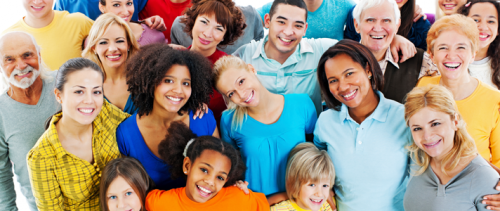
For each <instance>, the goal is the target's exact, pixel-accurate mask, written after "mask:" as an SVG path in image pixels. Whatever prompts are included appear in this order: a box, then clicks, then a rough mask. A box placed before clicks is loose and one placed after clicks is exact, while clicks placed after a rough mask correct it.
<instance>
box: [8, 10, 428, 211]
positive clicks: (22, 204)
mask: <svg viewBox="0 0 500 211" xmlns="http://www.w3.org/2000/svg"><path fill="white" fill-rule="evenodd" d="M22 1H27V0H0V5H2V6H1V7H0V20H2V21H0V32H2V31H4V30H5V29H7V28H8V27H9V26H11V25H12V24H14V23H16V22H17V21H19V19H21V18H22V17H23V16H24V15H25V11H24V8H23V6H22V4H21V3H22ZM270 1H272V0H234V2H236V4H237V5H242V6H246V5H252V6H254V7H255V8H259V7H261V6H262V5H264V4H265V3H267V2H270ZM354 1H355V2H357V1H358V0H354ZM433 2H434V1H432V0H417V4H418V5H420V7H422V9H423V10H424V12H425V13H434V12H435V10H436V7H435V4H434V3H433ZM15 184H16V193H17V202H16V203H17V206H18V208H19V210H21V211H25V210H26V211H28V210H29V208H28V207H27V206H26V199H25V198H24V196H23V195H22V194H21V192H20V191H19V184H18V183H17V178H16V182H15Z"/></svg>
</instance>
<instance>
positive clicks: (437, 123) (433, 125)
mask: <svg viewBox="0 0 500 211" xmlns="http://www.w3.org/2000/svg"><path fill="white" fill-rule="evenodd" d="M440 124H441V123H439V122H433V123H432V124H431V126H432V127H435V126H438V125H440Z"/></svg>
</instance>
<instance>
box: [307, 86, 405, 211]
mask: <svg viewBox="0 0 500 211" xmlns="http://www.w3.org/2000/svg"><path fill="white" fill-rule="evenodd" d="M377 93H378V96H379V97H380V102H379V104H378V105H377V108H376V109H375V111H373V113H372V114H371V115H370V116H369V117H368V118H366V119H365V120H364V121H363V122H361V124H358V123H357V122H356V121H354V120H353V119H352V118H351V117H350V116H349V111H348V108H347V106H346V105H344V104H343V105H342V107H341V110H340V111H336V110H334V109H329V110H327V111H324V112H323V113H321V115H320V116H319V118H318V121H317V123H316V128H315V130H314V144H315V145H316V146H318V147H319V148H321V149H327V151H328V155H330V158H331V159H332V161H333V165H334V166H335V173H336V178H335V185H334V188H335V193H336V194H335V197H336V199H337V204H338V209H339V210H342V211H351V210H352V211H354V210H356V211H357V210H371V211H402V210H404V209H403V198H404V195H405V191H406V184H407V182H408V178H409V163H410V157H409V153H408V151H407V150H406V149H405V146H407V145H409V144H411V143H412V138H411V131H410V129H409V128H408V127H407V126H406V123H405V120H404V106H403V105H402V104H400V103H398V102H396V101H393V100H389V99H386V98H385V97H384V95H383V94H382V93H381V92H379V91H377Z"/></svg>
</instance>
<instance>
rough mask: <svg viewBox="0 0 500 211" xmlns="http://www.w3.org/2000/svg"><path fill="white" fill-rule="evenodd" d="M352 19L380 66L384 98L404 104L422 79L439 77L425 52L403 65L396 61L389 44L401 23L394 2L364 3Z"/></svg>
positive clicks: (419, 51) (368, 1)
mask: <svg viewBox="0 0 500 211" xmlns="http://www.w3.org/2000/svg"><path fill="white" fill-rule="evenodd" d="M353 17H354V26H355V28H356V31H357V32H358V33H359V34H360V36H361V41H360V42H361V44H363V45H364V46H366V47H368V49H370V51H371V52H372V53H373V55H374V56H375V58H376V59H377V61H378V63H379V64H380V67H381V69H382V73H383V74H384V80H385V85H384V89H383V90H381V91H382V93H384V95H385V97H387V98H388V99H392V100H395V101H398V102H400V103H402V102H403V99H404V97H405V95H406V94H407V93H408V92H410V91H411V89H413V87H415V85H416V84H417V82H418V79H419V78H420V77H422V76H424V75H436V74H438V72H437V68H436V67H435V65H433V63H432V61H431V59H430V58H429V57H428V55H427V54H425V52H424V50H422V49H419V48H417V54H416V55H415V56H414V57H412V58H410V59H408V60H406V61H404V62H396V60H395V59H394V57H393V55H392V54H391V51H390V45H391V43H392V41H393V39H394V37H395V35H396V33H397V32H398V28H399V26H400V23H401V19H400V17H401V14H400V11H399V8H398V5H397V3H396V1H395V0H361V1H360V2H359V4H357V5H356V7H355V8H354V10H353Z"/></svg>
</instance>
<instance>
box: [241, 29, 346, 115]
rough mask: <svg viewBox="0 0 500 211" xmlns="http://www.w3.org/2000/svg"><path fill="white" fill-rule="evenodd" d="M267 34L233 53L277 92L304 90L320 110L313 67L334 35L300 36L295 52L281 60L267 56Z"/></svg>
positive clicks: (269, 88) (300, 91)
mask: <svg viewBox="0 0 500 211" xmlns="http://www.w3.org/2000/svg"><path fill="white" fill-rule="evenodd" d="M267 39H268V35H266V37H264V38H263V39H261V40H259V41H257V42H256V41H253V40H252V42H251V43H249V44H246V45H243V46H241V47H240V48H238V50H236V52H234V53H233V55H234V56H237V57H240V58H241V59H243V61H245V62H246V63H247V64H251V65H253V66H254V67H255V69H256V70H257V77H258V78H259V80H260V82H261V83H262V85H264V87H266V89H267V90H269V91H270V92H272V93H276V94H282V95H283V94H291V93H305V94H307V95H309V97H310V98H311V100H312V101H313V103H314V106H315V107H316V112H317V113H318V114H319V113H321V111H322V109H321V91H320V89H319V84H318V79H317V76H316V69H317V67H318V62H319V59H320V58H321V56H322V55H323V53H324V52H325V51H326V50H327V49H328V48H330V47H331V46H333V45H335V43H337V40H333V39H305V38H302V40H301V41H300V43H299V45H298V46H297V48H296V50H295V52H294V53H293V54H292V55H290V57H288V59H287V60H286V61H285V63H283V64H280V63H279V62H277V61H276V60H274V59H269V58H267V56H266V52H265V51H264V44H265V43H266V42H267Z"/></svg>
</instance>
